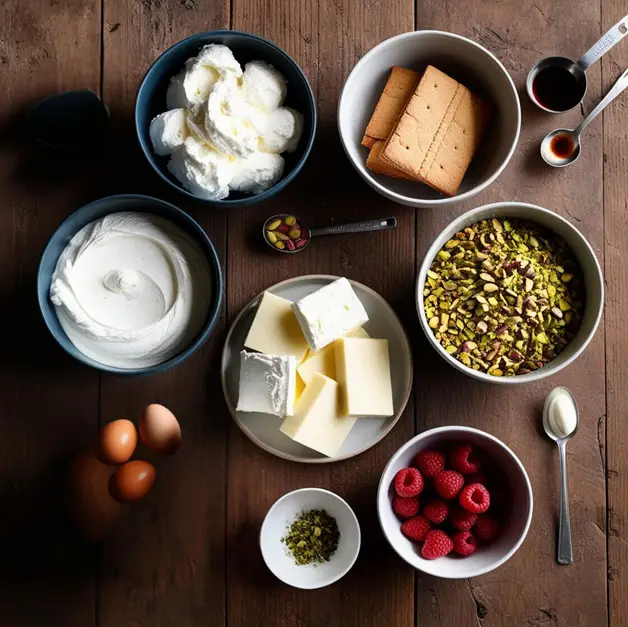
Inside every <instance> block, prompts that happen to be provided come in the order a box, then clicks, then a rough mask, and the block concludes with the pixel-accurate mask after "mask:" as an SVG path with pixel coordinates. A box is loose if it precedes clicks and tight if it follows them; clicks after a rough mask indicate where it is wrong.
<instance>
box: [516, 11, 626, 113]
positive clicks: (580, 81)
mask: <svg viewBox="0 0 628 627" xmlns="http://www.w3.org/2000/svg"><path fill="white" fill-rule="evenodd" d="M627 34H628V15H626V16H625V17H623V18H622V19H621V20H619V22H617V24H615V25H614V26H613V27H612V28H610V29H609V30H608V31H607V32H606V33H604V34H603V35H602V36H601V37H600V38H599V39H598V40H597V41H596V42H595V43H594V44H593V45H592V46H591V47H590V48H589V49H588V50H587V51H586V52H585V53H584V54H583V55H582V56H581V57H580V58H579V59H578V60H577V61H573V60H572V59H570V58H569V57H545V58H544V59H541V60H540V61H538V62H537V63H536V64H535V65H534V67H533V68H532V69H531V70H530V73H529V74H528V79H527V81H526V88H527V90H528V96H530V100H532V102H533V103H534V104H535V105H536V106H537V107H539V108H541V109H543V111H547V112H548V113H562V112H563V111H568V110H569V109H572V108H573V107H575V106H576V105H577V104H578V103H580V102H581V101H582V99H583V98H584V95H585V93H586V91H587V74H586V71H587V69H588V68H589V67H590V66H591V65H593V64H594V63H595V62H596V61H597V60H598V59H599V58H600V57H601V56H602V55H604V54H606V53H607V52H608V51H609V50H610V49H611V48H612V47H613V46H614V45H615V44H616V43H617V42H619V41H621V40H622V39H623V38H624V37H625V36H626V35H627ZM548 72H549V73H550V74H548ZM542 78H546V80H545V81H544V82H545V83H546V84H545V85H544V86H543V91H545V90H549V91H550V94H549V95H550V96H551V97H552V100H555V99H556V98H558V99H559V100H557V102H556V105H558V104H559V103H560V105H561V106H557V108H554V107H552V106H551V105H552V104H553V102H551V101H550V102H544V101H543V100H544V98H543V97H544V96H545V97H547V95H548V94H546V93H542V94H539V93H537V90H536V87H537V85H536V81H537V79H538V80H541V79H542ZM550 78H551V79H552V80H550ZM557 81H560V84H561V86H562V89H563V90H567V91H563V93H560V92H557V90H559V89H561V87H559V86H558V84H557ZM548 105H549V106H548Z"/></svg>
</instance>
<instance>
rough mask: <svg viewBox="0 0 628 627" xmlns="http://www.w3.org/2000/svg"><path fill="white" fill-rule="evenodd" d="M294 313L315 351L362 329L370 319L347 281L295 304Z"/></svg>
mask: <svg viewBox="0 0 628 627" xmlns="http://www.w3.org/2000/svg"><path fill="white" fill-rule="evenodd" d="M292 310H293V311H294V313H295V315H296V317H297V320H298V321H299V324H300V325H301V330H302V331H303V335H304V336H305V338H306V340H307V342H308V344H309V346H310V349H311V350H313V351H319V350H321V348H325V346H327V345H328V344H331V343H332V342H333V341H334V340H337V339H338V338H339V337H344V336H345V335H347V333H349V332H350V331H354V330H355V329H359V328H360V327H361V326H362V325H363V324H365V323H366V322H368V319H369V317H368V315H367V313H366V310H365V309H364V307H363V306H362V303H361V302H360V299H359V298H358V297H357V296H356V294H355V292H354V291H353V288H352V287H351V283H349V281H348V280H347V279H345V278H344V277H343V278H341V279H338V280H337V281H334V282H333V283H330V284H329V285H325V286H324V287H321V289H319V290H317V291H316V292H313V293H312V294H308V295H307V296H305V297H304V298H302V299H301V300H299V301H297V302H296V303H293V304H292Z"/></svg>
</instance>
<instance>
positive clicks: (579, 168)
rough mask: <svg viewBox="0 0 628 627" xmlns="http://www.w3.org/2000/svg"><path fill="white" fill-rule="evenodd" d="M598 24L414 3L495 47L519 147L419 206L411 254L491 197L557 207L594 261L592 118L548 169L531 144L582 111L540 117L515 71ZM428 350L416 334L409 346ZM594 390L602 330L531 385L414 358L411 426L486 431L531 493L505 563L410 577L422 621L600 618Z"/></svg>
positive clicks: (578, 50)
mask: <svg viewBox="0 0 628 627" xmlns="http://www.w3.org/2000/svg"><path fill="white" fill-rule="evenodd" d="M470 16H471V17H470ZM599 21H600V13H599V7H598V6H597V5H595V4H591V3H589V2H586V1H585V0H577V1H576V2H573V1H569V2H568V1H567V0H561V1H554V2H552V1H550V0H543V1H534V2H532V1H527V0H525V1H524V2H518V3H513V2H505V3H488V4H487V3H479V2H476V3H474V4H473V7H472V10H471V11H470V10H469V9H468V7H466V6H464V5H458V4H454V3H442V2H438V1H437V0H428V1H426V2H418V3H417V27H419V28H435V29H440V30H448V31H453V32H456V33H459V34H461V35H466V36H468V37H470V38H472V39H473V40H475V41H477V42H479V43H481V44H483V45H484V46H486V47H488V48H489V49H490V50H491V51H492V52H493V53H494V54H496V55H497V56H498V57H499V58H500V60H501V61H502V62H503V63H504V64H505V66H506V68H507V69H508V70H509V72H510V73H511V75H512V77H513V79H514V80H515V83H516V85H517V88H518V90H519V93H520V94H521V104H522V109H523V128H522V135H521V139H520V143H519V148H518V150H517V152H516V154H515V156H514V157H513V161H512V163H511V164H510V165H509V167H508V168H507V170H506V171H505V172H504V173H503V175H502V176H501V177H500V179H499V180H498V181H497V182H496V183H495V184H493V185H492V186H491V188H490V189H489V190H487V192H485V193H484V194H482V196H479V197H478V198H477V199H474V200H472V201H471V202H468V203H466V204H465V206H461V207H459V208H456V209H455V210H453V211H440V210H436V211H425V212H420V213H419V214H418V216H419V217H418V220H417V262H419V263H420V262H421V261H422V258H423V255H424V254H425V251H426V250H427V247H428V245H429V243H430V242H431V241H432V240H433V238H434V237H435V236H436V235H437V234H438V233H439V232H440V230H441V229H442V228H443V227H444V226H445V225H446V224H447V223H448V222H450V221H451V219H452V218H453V217H455V216H457V215H459V214H461V213H462V212H463V211H464V210H465V209H469V208H471V207H475V206H479V205H481V204H484V203H486V202H494V201H498V200H519V201H526V202H531V203H535V204H539V205H542V206H545V207H549V208H551V209H553V210H555V211H557V212H558V213H560V214H561V215H563V216H565V217H567V219H569V220H570V221H571V222H572V223H573V224H575V225H576V226H577V227H578V228H579V229H580V230H582V232H583V233H584V234H585V235H586V237H587V238H588V239H589V241H590V242H591V244H592V246H593V248H594V249H595V251H596V253H597V254H598V258H599V259H600V261H602V258H603V248H602V246H603V232H602V216H603V213H602V201H603V197H602V167H601V165H602V131H601V126H600V125H599V124H597V125H593V126H592V127H590V129H587V137H586V150H585V151H583V153H582V156H581V159H582V160H581V161H579V162H578V163H577V164H575V165H573V166H572V167H570V168H567V169H565V170H562V171H561V170H551V169H550V168H549V167H547V166H545V164H543V162H542V161H541V159H540V157H539V153H538V149H539V143H540V140H541V139H542V138H543V136H544V135H545V133H547V132H548V131H549V130H551V129H553V128H556V126H558V125H561V126H567V127H570V128H573V126H572V125H575V124H577V121H578V120H579V118H580V111H578V110H575V111H572V112H570V113H568V114H565V115H562V116H560V119H558V116H550V115H544V114H542V113H541V112H540V111H537V110H535V108H534V107H533V106H532V105H531V103H530V102H529V100H528V97H527V95H526V94H525V78H526V75H527V72H528V70H529V69H530V68H531V67H532V65H533V64H534V62H535V61H536V60H538V59H539V58H541V57H543V56H547V55H550V54H565V55H568V56H572V57H575V58H577V57H578V56H579V55H580V54H582V52H583V48H584V47H586V46H587V45H588V44H592V43H593V42H594V41H595V40H596V39H597V38H598V37H599V34H600V27H599ZM588 76H589V91H588V93H587V97H586V99H585V102H584V109H586V110H590V109H591V108H592V106H593V103H595V102H597V100H598V99H599V97H600V69H599V66H594V67H592V68H591V69H590V70H589V73H588ZM429 350H431V349H429V348H428V347H427V344H426V343H425V341H423V342H422V343H421V344H420V346H419V354H426V352H427V351H429ZM558 385H567V386H568V387H569V388H570V389H571V390H572V391H573V392H574V394H575V395H576V397H577V399H578V403H579V404H580V410H581V418H582V420H581V425H580V429H579V431H578V435H577V437H576V438H574V440H573V441H572V442H570V444H569V448H568V450H569V464H570V466H569V485H570V490H571V494H570V496H571V516H572V533H573V541H574V557H575V562H574V564H573V565H572V566H569V567H568V568H565V567H561V566H558V565H557V563H556V561H555V554H556V537H555V531H556V517H557V508H558V455H557V451H556V450H555V446H554V445H553V444H551V443H549V442H548V441H547V440H545V439H544V436H543V435H542V431H541V430H540V409H541V408H542V403H543V401H544V398H545V396H546V395H547V393H548V392H549V391H550V390H551V389H552V388H553V387H555V386H558ZM604 388H605V385H604V330H603V326H602V327H601V329H600V331H599V332H598V333H597V335H596V337H595V339H594V341H593V342H592V344H591V345H590V347H589V348H588V350H587V351H586V352H585V353H584V355H582V356H581V357H580V359H579V360H578V361H577V363H576V364H574V365H572V366H571V367H570V368H568V369H567V370H565V371H564V372H563V373H561V374H559V375H557V376H555V377H553V378H552V379H551V380H546V381H542V382H540V383H538V384H535V385H526V386H520V387H516V388H512V387H510V388H508V389H506V388H503V387H490V386H486V385H482V384H480V383H477V382H474V381H472V380H471V379H469V378H467V377H464V376H462V375H461V374H459V373H457V372H456V371H454V370H453V369H452V368H449V367H448V366H447V365H446V364H444V362H443V363H435V362H434V360H432V359H426V360H425V361H422V362H419V363H418V364H417V381H416V391H417V394H416V406H417V408H420V410H419V413H418V424H419V428H427V427H432V426H436V425H443V424H467V425H472V426H474V427H478V428H481V429H484V430H486V431H488V432H490V433H493V434H494V435H496V436H498V437H499V438H501V439H502V440H503V441H505V442H506V443H507V444H509V445H510V446H511V447H512V448H513V449H514V451H515V452H516V453H517V455H518V456H519V457H520V459H521V461H522V462H523V464H524V465H525V467H526V469H527V471H528V473H529V475H530V480H531V482H532V487H533V490H534V497H535V504H534V518H533V522H532V527H531V529H530V533H529V535H528V538H527V540H526V542H525V543H524V545H523V547H522V548H521V550H520V551H519V552H518V553H517V554H516V555H515V556H514V557H513V558H512V559H511V560H510V561H509V562H508V563H507V564H506V565H504V566H502V567H501V568H500V569H498V570H497V571H494V572H493V573H491V574H489V575H486V576H484V577H481V578H478V579H473V580H470V581H459V582H446V581H441V580H436V579H430V578H427V577H420V578H419V582H418V616H419V619H418V623H419V624H420V625H421V627H432V626H433V627H436V626H437V625H438V626H441V625H482V627H489V626H490V627H492V626H496V625H535V626H541V625H543V626H545V625H587V626H590V627H600V626H601V625H604V624H606V616H607V607H606V594H605V584H606V538H605V465H604V463H605V462H604V450H603V446H602V445H603V442H604V414H605V399H604ZM444 389H449V390H451V391H452V394H451V395H450V396H448V402H447V403H446V404H444V403H443V401H442V398H443V397H442V390H444ZM433 390H438V391H439V392H438V393H436V392H434V391H433Z"/></svg>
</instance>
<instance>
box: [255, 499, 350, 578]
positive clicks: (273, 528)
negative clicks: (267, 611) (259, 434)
mask: <svg viewBox="0 0 628 627" xmlns="http://www.w3.org/2000/svg"><path fill="white" fill-rule="evenodd" d="M309 509H324V510H326V511H327V513H328V514H329V515H330V516H333V517H334V518H335V519H336V522H337V523H338V530H339V531H340V540H339V542H338V549H337V551H336V552H335V553H334V554H333V555H332V557H331V559H330V560H329V561H328V562H325V563H324V564H318V565H308V566H297V564H295V562H294V560H293V559H292V557H291V555H290V553H289V552H288V550H287V548H286V546H285V545H284V544H283V543H282V542H281V538H283V537H284V535H285V533H286V532H287V530H288V528H289V527H290V525H291V523H292V522H293V521H294V520H295V519H296V517H297V516H298V515H299V514H300V513H301V512H303V511H305V510H309ZM360 542H361V535H360V525H359V523H358V519H357V518H356V516H355V514H354V513H353V510H352V509H351V507H350V506H349V504H348V503H347V502H346V501H345V500H344V499H342V498H340V497H339V496H338V495H337V494H334V493H333V492H329V491H328V490H322V489H320V488H302V489H301V490H295V491H294V492H289V493H288V494H285V495H284V496H282V497H281V498H280V499H279V500H278V501H276V502H275V504H274V505H273V506H272V507H271V508H270V509H269V510H268V513H267V514H266V518H265V519H264V523H263V524H262V530H261V532H260V548H261V550H262V557H263V558H264V561H265V562H266V566H268V568H269V569H270V570H271V572H272V573H273V574H274V575H275V576H276V577H277V579H280V580H281V581H283V582H284V583H287V584H288V585H290V586H294V587H295V588H303V589H305V590H314V589H315V588H323V587H325V586H328V585H330V584H332V583H334V582H335V581H338V580H339V579H340V578H341V577H344V576H345V575H346V574H347V573H348V572H349V570H350V569H351V567H352V566H353V564H354V563H355V560H356V559H357V557H358V553H359V552H360Z"/></svg>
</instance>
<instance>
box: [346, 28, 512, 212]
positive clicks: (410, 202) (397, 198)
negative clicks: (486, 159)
mask: <svg viewBox="0 0 628 627" xmlns="http://www.w3.org/2000/svg"><path fill="white" fill-rule="evenodd" d="M426 34H433V35H443V36H444V37H450V38H451V39H458V40H460V41H464V42H465V43H467V44H469V45H471V46H473V47H474V48H478V49H479V50H480V51H482V52H483V53H484V54H486V55H487V56H488V57H489V58H490V59H491V60H492V61H493V62H494V63H495V64H496V65H497V67H498V68H499V69H500V70H501V71H502V73H503V74H504V76H505V77H506V79H507V81H508V83H509V85H510V88H511V90H512V95H513V97H514V102H515V104H516V113H517V132H516V133H515V136H514V138H513V140H512V143H511V146H510V150H509V151H508V154H507V155H506V157H505V158H504V160H503V161H502V163H501V164H500V165H499V167H498V168H497V170H495V172H494V173H493V174H492V175H491V176H490V177H489V178H488V179H486V181H484V182H483V183H480V184H479V185H476V186H475V187H473V188H471V189H470V190H468V191H466V192H463V193H462V194H456V195H455V196H451V197H447V196H444V197H442V198H434V199H432V200H424V199H422V198H414V197H413V196H404V195H403V194H398V193H397V192H394V191H392V190H390V189H388V188H387V187H386V186H384V185H382V184H381V183H378V182H377V181H376V180H375V179H374V178H373V177H372V176H371V175H370V174H369V173H368V172H367V171H366V168H364V171H362V170H361V169H359V168H358V166H357V164H356V163H355V162H354V160H353V159H352V158H351V155H350V154H349V149H348V147H347V143H348V142H347V141H346V140H345V137H344V134H343V132H342V128H341V125H340V108H341V106H342V99H343V97H344V94H345V90H346V89H347V86H348V85H349V82H350V81H351V77H352V76H353V74H354V73H355V71H356V70H357V69H358V68H360V67H361V66H362V65H364V64H366V63H367V62H368V60H369V59H370V58H371V56H375V55H376V54H377V51H378V49H379V48H380V46H383V45H386V44H388V43H390V42H392V41H393V40H397V39H412V38H413V37H417V36H421V35H426ZM336 119H337V125H338V135H340V142H341V143H342V147H343V149H344V151H345V154H346V155H347V159H348V160H349V162H350V163H351V165H352V166H353V167H354V168H355V170H356V172H357V173H358V174H359V175H360V176H361V177H362V178H363V179H364V180H365V181H366V182H367V183H368V184H369V185H370V186H371V187H372V188H373V189H374V190H375V191H377V192H379V193H380V194H382V195H383V196H385V197H386V198H388V199H389V200H392V201H394V202H398V203H400V204H402V205H406V206H409V207H444V206H447V205H452V204H454V203H457V202H460V201H462V200H468V199H469V198H472V197H473V196H476V195H477V194H479V193H480V192H481V191H483V190H484V189H486V188H487V187H488V186H489V185H492V184H493V183H494V182H495V181H496V180H497V178H498V177H499V176H500V175H501V173H502V172H503V171H504V170H505V169H506V166H507V165H508V164H509V163H510V160H511V159H512V156H513V154H514V152H515V150H516V149H517V145H518V144H519V136H520V134H521V102H520V99H519V92H518V91H517V87H516V86H515V83H514V81H513V80H512V77H511V76H510V74H509V73H508V70H507V69H506V67H505V66H504V64H503V63H502V62H501V61H500V60H499V59H498V58H497V57H496V56H495V55H494V54H493V53H492V52H491V51H490V50H488V49H487V48H485V47H484V46H482V45H481V44H478V43H476V42H475V41H473V40H472V39H469V38H467V37H463V36H462V35H457V34H456V33H449V32H447V31H442V30H430V29H425V30H417V31H410V32H407V33H401V34H400V35H395V36H394V37H389V38H388V39H384V41H380V42H379V43H378V44H377V45H376V46H374V47H373V48H371V49H370V50H369V51H368V52H367V53H366V54H365V55H364V56H363V57H362V58H361V59H360V60H359V61H358V62H357V63H356V64H355V65H354V66H353V69H352V70H351V72H350V73H349V76H347V79H346V80H345V82H344V85H343V86H342V90H341V92H340V97H339V98H338V107H337V109H336Z"/></svg>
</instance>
